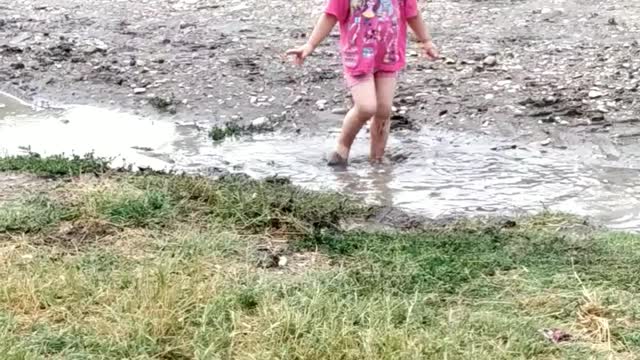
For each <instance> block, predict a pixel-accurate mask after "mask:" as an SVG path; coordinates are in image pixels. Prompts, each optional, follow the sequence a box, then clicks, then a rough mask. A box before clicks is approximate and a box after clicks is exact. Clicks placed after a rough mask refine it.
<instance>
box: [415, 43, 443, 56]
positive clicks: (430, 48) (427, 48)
mask: <svg viewBox="0 0 640 360" xmlns="http://www.w3.org/2000/svg"><path fill="white" fill-rule="evenodd" d="M420 46H421V47H422V54H423V55H424V56H425V57H426V58H427V59H429V60H437V59H438V58H439V57H440V54H439V53H438V49H437V48H436V46H435V45H433V42H432V41H431V40H427V41H423V42H421V43H420Z"/></svg>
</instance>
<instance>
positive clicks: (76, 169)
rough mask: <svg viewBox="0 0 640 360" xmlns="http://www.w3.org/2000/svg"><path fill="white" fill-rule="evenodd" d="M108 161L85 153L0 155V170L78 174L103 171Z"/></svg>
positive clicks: (38, 173) (51, 174)
mask: <svg viewBox="0 0 640 360" xmlns="http://www.w3.org/2000/svg"><path fill="white" fill-rule="evenodd" d="M108 166H109V161H108V160H106V159H101V158H97V157H95V156H93V154H87V155H84V156H78V155H74V156H71V157H66V156H63V155H54V156H48V157H42V156H40V155H38V154H35V153H31V154H29V155H19V156H9V157H0V172H7V171H15V172H28V173H33V174H36V175H40V176H49V177H59V176H78V175H81V174H86V173H104V172H105V171H106V170H107V169H108Z"/></svg>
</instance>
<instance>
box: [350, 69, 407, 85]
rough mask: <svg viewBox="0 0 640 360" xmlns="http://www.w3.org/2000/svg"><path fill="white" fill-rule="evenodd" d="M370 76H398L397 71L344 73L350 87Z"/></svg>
mask: <svg viewBox="0 0 640 360" xmlns="http://www.w3.org/2000/svg"><path fill="white" fill-rule="evenodd" d="M371 77H374V78H376V79H377V78H395V77H398V73H397V72H395V71H376V72H375V73H373V74H365V75H358V76H353V75H349V73H346V72H345V74H344V80H345V82H346V83H347V87H348V88H349V89H351V88H352V87H354V86H356V85H358V84H360V83H361V82H363V81H366V80H369V79H370V78H371Z"/></svg>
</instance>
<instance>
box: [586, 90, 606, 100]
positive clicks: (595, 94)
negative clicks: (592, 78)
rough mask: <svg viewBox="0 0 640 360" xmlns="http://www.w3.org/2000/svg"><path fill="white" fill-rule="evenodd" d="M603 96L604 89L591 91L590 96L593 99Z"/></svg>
mask: <svg viewBox="0 0 640 360" xmlns="http://www.w3.org/2000/svg"><path fill="white" fill-rule="evenodd" d="M603 96H604V93H603V92H602V91H598V90H591V91H589V98H591V99H597V98H600V97H603Z"/></svg>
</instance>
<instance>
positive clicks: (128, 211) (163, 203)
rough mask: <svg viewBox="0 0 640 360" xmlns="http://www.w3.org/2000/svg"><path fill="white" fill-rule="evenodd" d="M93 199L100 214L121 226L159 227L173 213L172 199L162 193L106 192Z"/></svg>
mask: <svg viewBox="0 0 640 360" xmlns="http://www.w3.org/2000/svg"><path fill="white" fill-rule="evenodd" d="M92 197H93V202H94V203H95V208H96V211H97V212H98V214H99V215H102V216H103V217H105V218H106V219H107V220H108V221H111V222H113V223H114V224H118V225H121V226H133V227H143V226H149V225H158V224H161V223H162V222H163V221H165V220H166V219H167V218H168V217H169V216H170V215H171V214H172V212H173V204H172V202H171V199H170V198H169V196H167V194H166V193H164V192H162V191H156V190H148V191H141V192H137V191H106V192H98V193H94V194H93V195H92Z"/></svg>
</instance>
